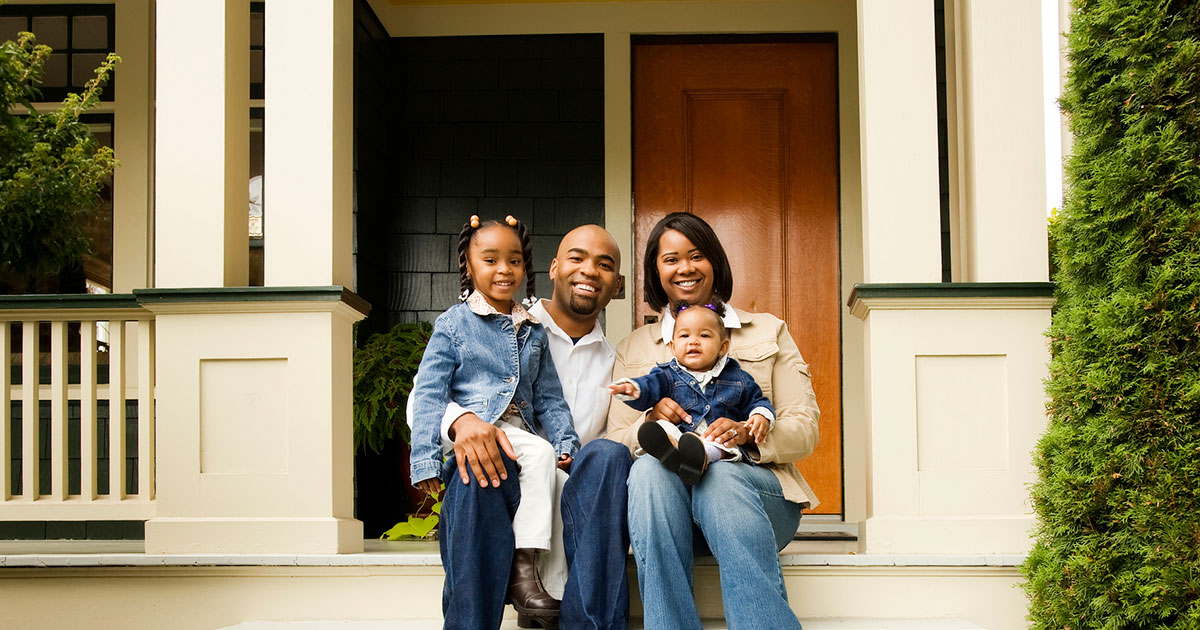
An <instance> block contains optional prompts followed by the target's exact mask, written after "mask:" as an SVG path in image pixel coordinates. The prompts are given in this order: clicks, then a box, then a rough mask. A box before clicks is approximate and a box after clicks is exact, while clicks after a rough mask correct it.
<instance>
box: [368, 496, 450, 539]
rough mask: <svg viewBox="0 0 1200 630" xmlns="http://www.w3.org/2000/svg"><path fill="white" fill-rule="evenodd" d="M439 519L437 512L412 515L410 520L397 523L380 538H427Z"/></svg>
mask: <svg viewBox="0 0 1200 630" xmlns="http://www.w3.org/2000/svg"><path fill="white" fill-rule="evenodd" d="M438 505H440V503H439V504H438ZM438 520H439V517H438V515H437V514H430V515H429V516H425V517H420V516H416V515H410V516H409V517H408V520H406V521H404V522H401V523H396V525H395V526H393V527H392V528H391V529H389V530H387V531H386V532H384V533H383V535H382V536H380V539H386V540H405V539H408V538H425V537H426V536H428V535H429V534H430V532H432V531H433V529H434V528H435V527H437V524H438Z"/></svg>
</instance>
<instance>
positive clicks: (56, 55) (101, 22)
mask: <svg viewBox="0 0 1200 630" xmlns="http://www.w3.org/2000/svg"><path fill="white" fill-rule="evenodd" d="M113 16H114V8H113V5H111V4H51V5H45V4H43V5H17V6H10V5H3V6H0V40H16V38H17V34H18V33H20V32H21V31H30V32H32V33H33V34H34V35H35V36H36V37H37V43H39V44H45V45H47V46H49V47H50V48H52V49H54V52H53V53H51V54H50V58H49V59H47V60H46V67H45V71H44V72H43V76H42V84H41V85H40V86H39V87H40V88H41V91H42V100H43V101H47V102H51V101H61V100H62V99H63V98H64V97H65V96H66V95H67V93H68V92H72V91H79V89H80V88H82V87H83V86H84V84H86V83H87V82H88V80H90V79H91V78H92V77H94V76H95V74H94V72H93V71H94V70H95V69H96V67H97V66H99V65H100V64H101V63H102V62H103V61H104V59H105V57H107V56H108V53H110V52H112V51H113V46H114V44H113V41H114V39H115V21H114V17H113ZM115 82H116V81H115V78H114V79H110V80H109V82H108V85H106V86H105V88H104V97H103V98H104V100H106V101H111V100H113V95H114V94H115V93H116V85H115Z"/></svg>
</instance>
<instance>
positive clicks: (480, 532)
mask: <svg viewBox="0 0 1200 630" xmlns="http://www.w3.org/2000/svg"><path fill="white" fill-rule="evenodd" d="M501 457H502V458H504V463H505V468H506V469H507V470H508V479H507V480H505V481H503V482H501V483H500V487H499V488H492V487H487V488H481V487H480V486H479V483H478V482H477V481H476V480H475V479H472V480H471V485H469V486H468V485H463V483H462V481H461V480H460V479H459V478H458V473H457V468H456V465H455V463H454V458H453V456H452V457H451V459H450V461H449V462H447V463H446V464H445V465H444V467H443V468H442V470H443V471H444V472H443V476H442V479H443V481H444V482H445V483H446V496H445V497H444V499H443V502H442V516H441V525H440V527H441V532H440V536H441V545H440V546H441V554H442V566H443V567H444V568H445V571H446V583H445V585H444V587H443V589H442V615H443V617H444V618H445V625H444V627H445V628H447V629H448V630H449V629H452V628H454V629H457V628H463V629H470V630H486V629H488V628H499V627H500V620H501V616H502V615H503V613H504V602H505V594H506V591H507V589H508V576H509V570H510V568H511V566H512V555H513V545H514V539H513V532H512V527H511V526H510V523H511V522H512V514H513V512H514V511H515V510H516V508H517V505H518V504H519V503H520V501H521V490H520V485H519V484H518V483H517V469H516V464H515V463H513V462H512V460H510V459H508V457H507V456H505V455H503V454H501ZM632 461H633V460H632V457H631V456H630V454H629V449H628V448H626V447H625V446H623V445H621V444H617V443H616V442H612V441H609V440H594V441H592V442H589V443H588V444H586V445H584V447H583V449H582V450H580V451H579V452H578V453H576V454H575V463H573V464H572V465H571V478H570V479H569V480H568V481H567V483H566V485H565V486H564V487H563V496H562V518H563V544H564V546H565V547H566V554H567V567H568V573H567V584H566V591H565V593H564V594H563V602H562V613H561V617H560V619H559V627H560V628H562V629H563V630H575V629H585V628H587V629H596V630H608V629H612V630H624V629H625V628H626V625H627V618H628V615H629V580H628V577H627V576H626V573H625V558H626V553H625V552H626V550H627V549H628V548H629V534H628V529H627V527H626V520H625V519H626V506H625V498H626V485H625V483H626V478H627V476H628V474H629V466H630V464H631V463H632Z"/></svg>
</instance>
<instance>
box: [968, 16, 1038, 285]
mask: <svg viewBox="0 0 1200 630" xmlns="http://www.w3.org/2000/svg"><path fill="white" fill-rule="evenodd" d="M958 10H959V12H958V27H959V33H958V36H959V46H960V48H959V54H960V58H959V60H958V69H959V77H958V79H959V82H958V89H959V90H960V91H962V94H960V107H961V110H960V112H959V124H960V126H961V129H960V135H959V137H960V139H961V142H962V145H961V146H960V153H959V155H960V156H962V160H963V166H964V167H965V168H964V169H963V171H962V172H963V174H964V178H965V180H966V181H965V182H960V185H961V186H962V188H963V190H964V191H965V193H966V195H965V198H964V199H963V201H964V208H963V211H964V221H963V227H964V228H965V234H964V238H963V239H962V243H963V247H964V248H965V250H966V252H965V253H966V262H967V266H968V269H967V270H966V271H967V272H966V274H965V275H964V278H963V279H964V280H965V281H968V282H1020V281H1031V282H1044V281H1045V280H1046V279H1047V277H1048V274H1049V267H1048V265H1049V262H1048V258H1047V253H1046V214H1047V212H1048V210H1049V209H1048V208H1046V167H1045V164H1046V129H1045V124H1044V121H1045V114H1044V107H1045V103H1044V97H1043V84H1042V65H1043V61H1044V60H1043V55H1042V50H1043V43H1042V25H1041V3H1039V2H1034V1H1033V0H1021V1H1018V2H1014V1H1012V0H970V1H968V0H960V2H959V3H958Z"/></svg>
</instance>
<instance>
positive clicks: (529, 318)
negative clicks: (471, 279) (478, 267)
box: [467, 289, 541, 330]
mask: <svg viewBox="0 0 1200 630" xmlns="http://www.w3.org/2000/svg"><path fill="white" fill-rule="evenodd" d="M467 306H468V307H470V308H471V312H472V313H475V314H476V315H479V316H480V317H483V316H486V315H511V316H512V320H513V330H521V324H524V323H525V322H529V323H531V324H540V323H541V322H539V321H538V320H537V318H536V317H534V316H533V313H530V312H529V311H527V310H525V307H524V306H522V305H521V303H520V302H518V301H516V300H513V306H512V312H511V313H501V312H500V311H498V310H496V307H494V306H492V305H491V304H488V301H487V298H485V297H483V294H482V293H480V292H479V290H478V289H476V290H474V291H472V292H471V295H468V296H467Z"/></svg>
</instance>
